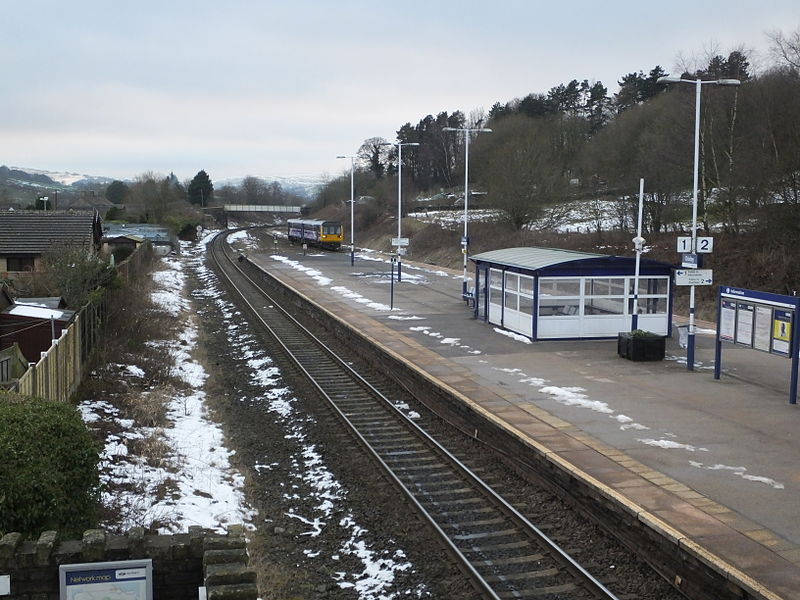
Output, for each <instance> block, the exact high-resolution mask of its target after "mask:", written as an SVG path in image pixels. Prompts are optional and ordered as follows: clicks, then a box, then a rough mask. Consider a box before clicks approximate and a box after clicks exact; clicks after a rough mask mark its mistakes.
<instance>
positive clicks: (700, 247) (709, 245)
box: [678, 235, 714, 254]
mask: <svg viewBox="0 0 800 600" xmlns="http://www.w3.org/2000/svg"><path fill="white" fill-rule="evenodd" d="M713 250H714V238H713V237H698V238H697V248H692V238H691V236H688V235H681V236H678V252H680V253H686V252H694V253H697V254H710V253H711V252H712V251H713Z"/></svg>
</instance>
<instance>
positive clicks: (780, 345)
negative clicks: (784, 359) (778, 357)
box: [772, 308, 792, 356]
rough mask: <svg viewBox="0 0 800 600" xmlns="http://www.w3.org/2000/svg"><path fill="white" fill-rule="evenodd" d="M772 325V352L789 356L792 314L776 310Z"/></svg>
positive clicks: (787, 311)
mask: <svg viewBox="0 0 800 600" xmlns="http://www.w3.org/2000/svg"><path fill="white" fill-rule="evenodd" d="M772 323H773V325H772V351H773V352H775V353H776V354H783V355H784V356H789V354H791V346H790V344H789V342H790V341H791V339H792V312H791V311H789V310H780V309H777V308H776V309H775V312H774V316H773V322H772Z"/></svg>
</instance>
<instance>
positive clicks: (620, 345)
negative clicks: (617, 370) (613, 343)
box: [617, 331, 666, 361]
mask: <svg viewBox="0 0 800 600" xmlns="http://www.w3.org/2000/svg"><path fill="white" fill-rule="evenodd" d="M665 345H666V338H665V337H664V336H661V335H656V334H654V333H640V334H633V333H632V332H630V331H620V332H619V337H618V338H617V354H619V355H620V356H621V357H622V358H627V359H628V360H635V361H644V360H664V347H665Z"/></svg>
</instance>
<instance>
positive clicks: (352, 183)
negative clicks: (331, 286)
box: [336, 154, 356, 267]
mask: <svg viewBox="0 0 800 600" xmlns="http://www.w3.org/2000/svg"><path fill="white" fill-rule="evenodd" d="M336 158H349V159H350V266H351V267H352V266H353V265H354V264H355V262H356V238H355V221H354V220H353V207H354V206H355V202H356V199H355V189H356V188H355V179H354V177H355V164H356V163H355V161H356V157H355V156H352V155H349V156H345V155H343V154H342V155H339V156H337V157H336Z"/></svg>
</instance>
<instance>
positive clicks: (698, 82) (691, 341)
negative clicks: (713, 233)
mask: <svg viewBox="0 0 800 600" xmlns="http://www.w3.org/2000/svg"><path fill="white" fill-rule="evenodd" d="M658 83H691V84H693V85H694V86H695V88H694V90H695V91H694V182H693V185H692V254H696V253H697V187H698V177H699V173H700V92H701V90H702V87H703V86H704V85H723V86H738V85H741V81H739V80H738V79H708V80H702V79H700V78H699V77H698V78H697V79H682V78H681V77H674V76H670V75H665V76H664V77H659V78H658ZM694 297H695V293H694V285H691V286H689V337H688V339H687V343H686V368H687V369H688V370H689V371H694V348H695V324H694V312H695V311H694Z"/></svg>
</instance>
